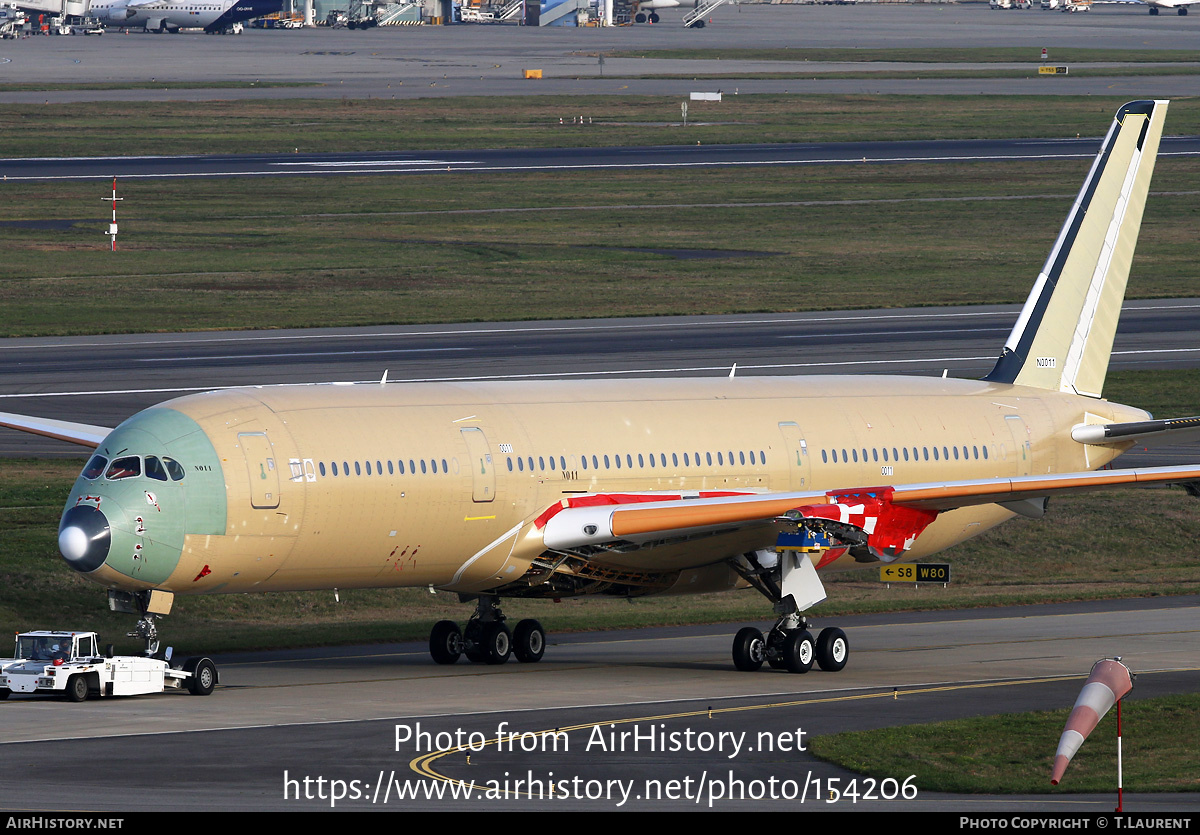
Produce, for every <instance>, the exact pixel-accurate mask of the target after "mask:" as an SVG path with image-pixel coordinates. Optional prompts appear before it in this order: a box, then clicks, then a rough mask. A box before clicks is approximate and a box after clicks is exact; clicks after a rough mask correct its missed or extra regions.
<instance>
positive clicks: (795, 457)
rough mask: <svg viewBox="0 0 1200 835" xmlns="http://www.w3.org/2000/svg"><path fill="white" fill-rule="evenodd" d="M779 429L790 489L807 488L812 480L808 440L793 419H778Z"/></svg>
mask: <svg viewBox="0 0 1200 835" xmlns="http://www.w3.org/2000/svg"><path fill="white" fill-rule="evenodd" d="M779 431H780V432H781V433H783V448H784V451H785V452H786V453H787V459H788V476H789V479H790V482H791V483H790V489H792V490H807V489H808V487H809V485H810V483H811V482H812V478H811V472H810V465H809V460H808V442H807V441H805V440H804V433H802V432H801V431H800V425H799V424H798V423H796V422H795V421H792V420H788V421H780V423H779Z"/></svg>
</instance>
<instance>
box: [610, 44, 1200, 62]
mask: <svg viewBox="0 0 1200 835" xmlns="http://www.w3.org/2000/svg"><path fill="white" fill-rule="evenodd" d="M604 54H605V55H607V56H611V57H614V58H661V59H671V60H676V61H679V60H703V61H718V60H719V61H822V62H836V63H840V62H861V63H881V62H887V63H906V64H907V63H911V64H1015V63H1027V64H1040V63H1042V60H1041V57H1042V53H1041V49H1040V48H1038V49H1031V48H1028V47H1017V46H997V47H920V48H912V49H904V48H869V47H864V48H847V47H809V46H797V47H794V48H788V47H783V48H764V49H758V48H710V49H705V48H694V49H654V50H620V51H614V52H606V53H604ZM1047 58H1048V59H1050V60H1051V62H1052V63H1059V64H1090V63H1106V64H1109V63H1111V64H1117V63H1121V64H1138V63H1144V64H1157V63H1175V62H1178V63H1194V62H1195V61H1196V60H1197V55H1196V53H1195V52H1194V51H1192V50H1190V49H1083V48H1078V47H1074V48H1072V47H1067V48H1063V47H1053V48H1050V49H1049V54H1048V55H1047Z"/></svg>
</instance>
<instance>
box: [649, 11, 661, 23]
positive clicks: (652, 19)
mask: <svg viewBox="0 0 1200 835" xmlns="http://www.w3.org/2000/svg"><path fill="white" fill-rule="evenodd" d="M659 20H661V18H660V17H659V16H658V12H650V22H651V23H658V21H659Z"/></svg>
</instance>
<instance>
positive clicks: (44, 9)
mask: <svg viewBox="0 0 1200 835" xmlns="http://www.w3.org/2000/svg"><path fill="white" fill-rule="evenodd" d="M14 5H15V6H16V7H17V8H19V9H23V10H24V11H26V12H34V13H36V14H48V15H52V16H55V17H57V16H59V15H75V16H76V17H87V16H88V12H89V10H90V6H91V4H90V2H89V0H19V2H17V3H15V4H14Z"/></svg>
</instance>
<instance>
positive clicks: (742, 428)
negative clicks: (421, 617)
mask: <svg viewBox="0 0 1200 835" xmlns="http://www.w3.org/2000/svg"><path fill="white" fill-rule="evenodd" d="M1166 111H1167V102H1165V101H1137V102H1131V103H1129V104H1127V105H1125V106H1123V107H1121V108H1120V110H1119V111H1118V112H1117V114H1116V118H1115V119H1114V121H1113V124H1112V126H1111V128H1110V129H1109V131H1108V134H1107V135H1106V137H1105V138H1104V140H1103V143H1102V145H1101V148H1100V152H1099V154H1098V155H1097V157H1096V159H1095V162H1094V163H1093V165H1092V167H1091V170H1090V172H1089V173H1088V176H1087V179H1086V181H1085V182H1084V185H1083V188H1082V190H1081V191H1080V193H1079V196H1078V198H1077V199H1076V201H1075V203H1074V205H1073V206H1072V208H1071V211H1070V214H1069V215H1068V217H1067V220H1066V223H1065V224H1064V226H1063V227H1062V230H1061V231H1060V232H1059V235H1058V238H1057V240H1056V241H1055V243H1054V246H1053V248H1052V250H1051V252H1050V256H1049V258H1048V259H1047V260H1046V263H1045V266H1044V267H1043V269H1042V271H1041V273H1040V274H1039V275H1038V277H1037V280H1036V283H1035V284H1034V287H1033V291H1032V292H1031V293H1030V295H1029V298H1028V300H1027V301H1026V303H1025V306H1024V308H1023V310H1022V311H1021V314H1020V316H1019V318H1018V320H1017V322H1016V324H1015V326H1014V327H1013V330H1012V333H1011V334H1010V335H1009V337H1008V340H1007V342H1006V343H1005V345H1004V348H1003V350H1002V352H1001V353H1000V356H999V358H998V360H997V362H996V365H995V367H994V368H993V370H992V371H991V373H989V374H988V375H987V376H986V377H985V378H983V379H982V380H962V379H946V378H929V377H883V376H858V377H855V376H842V377H824V376H822V377H773V378H767V377H757V378H737V377H735V376H730V377H721V378H716V379H658V380H623V381H617V380H613V381H586V382H578V381H539V382H519V383H467V382H439V383H422V384H388V383H387V382H386V375H385V379H384V380H383V381H381V382H380V383H378V384H371V385H306V386H277V387H264V388H238V389H226V390H219V391H210V392H207V393H203V394H196V395H190V396H186V397H181V398H178V399H174V400H170V401H167V402H165V403H163V404H161V405H159V406H155V407H153V408H150V409H147V410H145V411H142V412H139V413H138V414H136V415H134V416H133V417H131V418H129V419H128V420H126V421H125V422H124V423H122V424H121V425H120V426H118V427H116V428H115V429H108V428H105V427H97V426H90V425H86V424H79V423H70V422H64V421H54V420H48V419H41V418H31V417H26V416H21V415H0V423H2V424H3V425H6V426H9V427H14V428H17V429H22V430H25V431H28V432H34V433H38V434H42V435H48V436H51V437H56V438H61V439H64V440H68V441H72V442H74V443H77V444H80V445H83V446H86V447H92V448H94V450H95V452H94V454H93V455H92V456H91V458H90V460H89V461H88V462H87V464H86V465H85V467H84V469H83V472H82V473H81V474H80V476H79V478H78V479H77V481H76V482H75V485H74V487H73V489H72V491H71V493H70V498H69V500H68V502H67V506H66V508H65V510H64V512H63V515H62V520H61V523H60V527H59V538H58V542H59V549H60V551H61V552H62V556H63V558H64V559H65V561H66V563H67V565H68V566H70V567H71V569H73V570H74V571H76V572H78V573H79V574H81V575H83V576H84V577H87V578H88V579H90V580H93V581H95V582H97V583H99V584H101V585H103V586H105V587H107V589H108V595H109V602H110V605H111V606H112V607H113V608H115V609H118V610H122V611H127V612H129V613H131V614H135V615H137V616H138V618H139V619H138V623H137V626H136V629H135V632H134V633H132V634H136V635H138V636H140V637H141V638H143V639H144V640H145V641H146V650H147V652H150V653H153V652H155V651H156V650H157V649H158V628H157V625H156V624H157V622H158V619H159V618H160V617H161V616H162V615H164V614H167V613H169V611H170V608H171V604H172V602H173V600H174V597H175V595H197V594H241V593H248V592H253V593H257V592H271V591H290V590H304V589H332V588H337V589H350V588H382V587H403V586H408V587H428V588H430V589H438V590H445V591H450V592H457V593H459V594H460V596H461V598H462V600H463V601H473V602H474V603H475V611H474V613H473V614H472V615H471V616H470V618H469V619H468V620H467V622H466V624H465V626H463V627H460V626H459V625H458V624H457V623H454V622H452V621H442V622H440V623H438V624H436V625H435V626H434V627H433V630H432V633H431V636H430V652H431V655H432V656H433V659H434V660H435V661H437V662H438V663H443V664H450V663H454V662H456V661H458V660H459V658H460V657H461V656H462V655H466V656H467V658H468V659H469V660H471V661H476V662H487V663H493V664H499V663H503V662H505V661H506V660H508V659H509V657H510V655H511V654H515V655H516V656H517V658H518V660H520V661H523V662H536V661H538V660H539V659H540V658H541V657H542V654H543V652H544V650H545V645H546V636H545V632H544V630H543V629H542V627H541V625H540V624H539V623H538V622H537V621H534V620H522V621H521V622H520V623H518V624H516V626H515V628H511V629H510V627H509V625H508V624H507V623H506V618H505V615H504V613H503V610H502V608H501V600H502V599H503V598H506V597H526V598H531V597H532V598H563V597H569V596H578V595H609V596H619V597H640V596H642V595H653V594H695V593H700V592H714V591H719V590H732V589H737V588H746V587H748V586H749V587H753V588H755V589H757V590H758V591H759V592H761V593H762V594H763V595H764V596H765V597H766V598H767V600H768V601H769V602H770V603H771V605H772V607H773V610H774V613H775V615H776V617H777V621H776V623H775V625H774V627H773V628H771V629H770V630H769V632H768V633H767V634H766V635H764V634H763V633H762V632H760V631H759V630H758V629H756V628H754V627H746V628H744V629H742V630H741V631H740V632H738V633H737V635H736V637H735V639H734V644H733V660H734V664H735V666H736V667H737V668H738V669H741V670H755V669H759V668H760V667H761V666H762V665H763V664H764V663H766V664H769V665H770V666H772V667H776V668H782V669H786V670H789V671H791V672H796V673H803V672H807V671H808V670H810V669H811V668H812V666H813V665H814V663H815V664H817V665H819V666H820V668H821V669H823V670H827V671H836V670H840V669H842V667H843V666H844V665H845V664H846V661H847V658H848V655H849V649H850V646H849V641H848V639H847V636H846V634H845V633H844V632H843V631H842V630H841V629H839V628H837V627H836V626H827V627H826V628H825V629H823V630H822V631H821V632H820V633H819V635H817V636H816V637H815V638H814V636H813V634H812V632H810V630H809V626H810V621H809V617H808V611H809V609H810V608H811V607H812V606H813V605H815V604H816V603H817V602H819V601H820V600H822V599H824V597H825V592H824V588H823V583H822V581H821V579H820V577H821V574H823V573H824V572H826V571H830V570H837V569H844V568H853V567H861V566H878V565H880V564H881V563H889V562H895V561H912V560H916V559H919V558H921V557H924V556H926V555H929V554H933V553H935V552H938V551H941V550H943V549H945V548H948V547H950V546H952V545H954V544H956V543H959V542H962V541H964V540H966V539H969V538H970V537H973V536H976V535H978V534H980V533H983V532H984V531H986V530H988V529H989V528H992V527H994V526H995V525H998V524H1000V523H1001V522H1003V521H1005V520H1006V519H1009V518H1011V517H1012V516H1013V515H1014V514H1023V515H1026V516H1033V517H1039V516H1041V515H1042V514H1043V513H1044V511H1045V508H1046V501H1047V499H1048V498H1049V497H1052V496H1057V495H1061V494H1065V493H1072V492H1077V491H1085V490H1096V489H1102V488H1106V487H1113V486H1119V485H1140V484H1159V485H1161V484H1169V483H1176V484H1184V485H1186V486H1187V487H1188V489H1189V490H1190V491H1191V492H1196V484H1197V483H1200V465H1195V466H1176V467H1160V468H1148V469H1141V470H1137V469H1134V470H1109V469H1100V468H1102V467H1104V465H1106V464H1108V463H1109V462H1110V461H1112V460H1113V459H1114V458H1116V457H1117V456H1118V455H1120V454H1121V453H1122V452H1123V451H1124V450H1126V449H1128V448H1129V447H1130V446H1132V445H1133V444H1134V443H1135V442H1136V443H1138V444H1139V445H1142V444H1149V443H1153V442H1155V441H1159V440H1164V441H1165V440H1170V441H1172V442H1179V441H1180V440H1190V439H1193V438H1196V437H1200V418H1197V417H1193V418H1183V419H1176V420H1154V419H1152V418H1151V416H1150V415H1149V414H1147V413H1146V412H1144V411H1142V410H1141V409H1137V408H1133V407H1130V406H1122V405H1119V404H1116V403H1111V402H1109V401H1107V400H1105V399H1104V398H1103V397H1102V391H1103V385H1104V378H1105V375H1106V372H1107V369H1108V363H1109V355H1110V353H1111V349H1112V341H1113V335H1114V333H1115V330H1116V326H1117V318H1118V316H1119V313H1120V309H1121V303H1122V299H1123V297H1124V294H1125V285H1126V279H1127V277H1128V274H1129V269H1130V263H1131V261H1132V258H1133V252H1134V246H1135V244H1136V240H1137V233H1138V229H1139V227H1140V225H1141V218H1142V209H1143V206H1144V203H1145V200H1146V195H1147V192H1148V189H1149V184H1150V177H1151V172H1152V170H1153V167H1154V161H1155V157H1156V154H1157V149H1158V144H1159V139H1160V136H1161V134H1162V129H1163V120H1164V117H1165V115H1166ZM1147 501H1153V499H1152V498H1150V497H1147Z"/></svg>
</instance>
